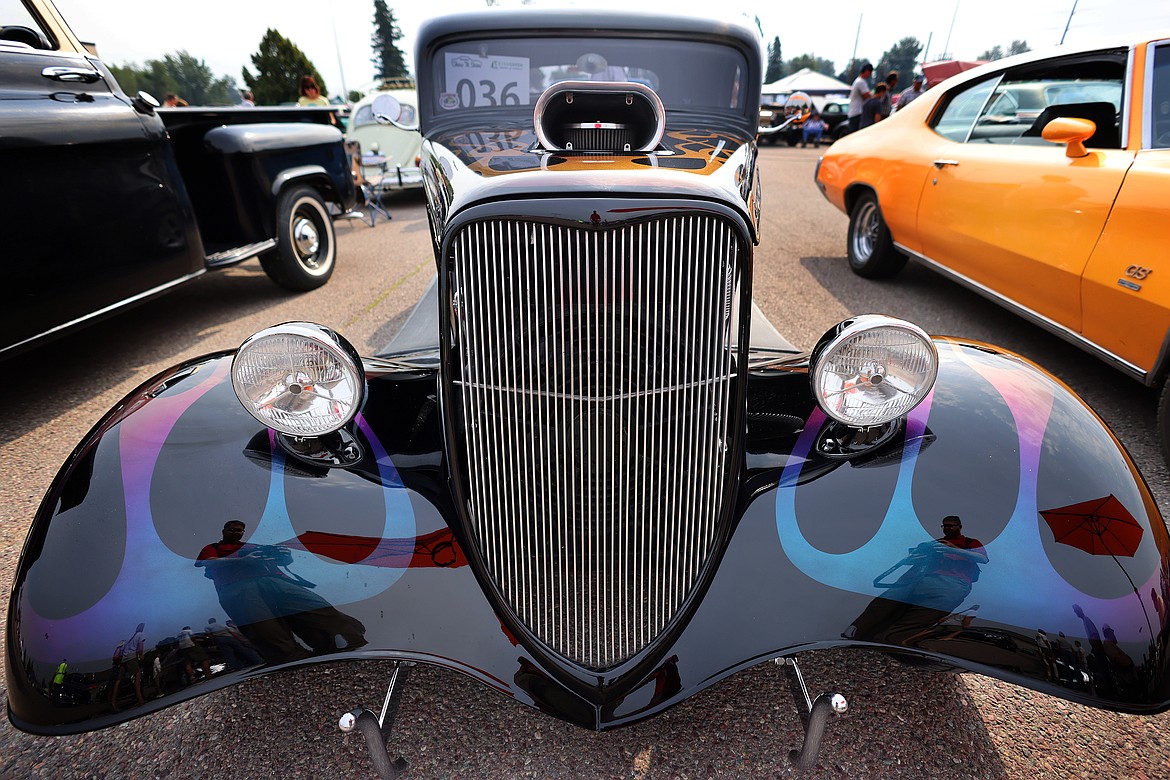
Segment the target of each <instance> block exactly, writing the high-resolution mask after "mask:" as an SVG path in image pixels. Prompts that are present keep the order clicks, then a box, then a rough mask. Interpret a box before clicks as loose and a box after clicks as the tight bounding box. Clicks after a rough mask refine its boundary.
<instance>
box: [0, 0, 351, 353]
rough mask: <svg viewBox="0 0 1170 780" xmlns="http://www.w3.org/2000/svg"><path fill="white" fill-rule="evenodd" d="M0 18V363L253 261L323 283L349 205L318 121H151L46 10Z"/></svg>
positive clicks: (344, 163)
mask: <svg viewBox="0 0 1170 780" xmlns="http://www.w3.org/2000/svg"><path fill="white" fill-rule="evenodd" d="M2 8H3V10H2V11H0V13H3V14H4V15H5V16H4V18H0V167H2V168H3V171H4V183H3V186H0V204H3V206H4V211H5V213H7V214H9V215H10V216H11V217H12V218H11V219H9V221H8V225H7V227H6V229H5V231H4V260H3V262H4V284H3V285H0V324H2V325H3V327H2V328H0V357H5V356H9V355H12V354H15V353H16V352H17V351H20V350H22V349H25V348H27V347H30V346H32V345H33V344H35V343H37V342H39V341H42V340H44V339H46V338H50V337H52V336H55V335H58V334H61V333H64V332H65V331H67V330H69V329H72V328H75V327H79V326H82V325H85V324H86V323H89V322H92V321H94V320H96V319H98V318H100V317H104V316H107V315H109V314H111V313H113V312H116V311H118V310H119V309H121V308H123V307H126V306H129V305H132V304H135V303H139V302H141V301H143V300H146V299H147V298H150V297H152V296H154V295H158V294H160V293H163V292H165V291H167V290H169V289H171V288H172V287H174V286H175V285H177V284H180V283H182V282H185V281H188V280H190V279H194V278H197V277H198V276H200V275H202V274H203V273H204V272H205V271H207V270H209V269H213V268H221V267H224V266H228V265H232V264H235V263H239V262H242V261H244V260H247V259H248V258H252V257H259V259H260V263H261V265H262V266H263V267H264V270H265V271H266V272H267V273H268V275H269V276H270V277H271V278H272V279H273V280H274V281H275V282H277V283H278V284H280V285H282V286H284V287H286V288H288V289H290V290H295V291H301V290H309V289H313V288H314V287H318V286H320V285H322V284H324V283H325V282H326V281H327V280H328V279H329V277H330V275H331V274H332V273H333V268H334V263H335V260H336V244H335V242H334V233H333V217H334V216H335V215H339V214H344V213H345V212H347V211H349V210H350V208H351V207H352V206H353V204H354V199H355V194H354V183H353V177H352V174H351V172H350V167H349V163H348V159H347V158H346V156H345V150H344V147H343V144H342V136H341V133H340V132H339V131H338V130H336V129H335V128H333V127H331V126H330V125H329V123H330V121H331V113H330V111H329V110H327V109H299V110H298V109H291V110H289V109H276V108H273V109H262V108H226V109H199V108H182V109H177V108H173V109H159V104H158V102H157V101H156V100H154V98H152V97H151V96H149V95H146V94H144V93H139V94H138V95H137V96H135V97H130V96H129V95H126V94H125V93H124V92H123V91H122V90H121V88H120V87H119V86H118V84H117V82H116V81H115V79H114V77H113V75H112V74H111V73H110V71H109V70H108V69H107V68H106V67H105V65H103V64H102V62H101V61H100V60H99V59H98V58H97V57H96V56H94V55H92V54H90V53H89V51H88V50H87V49H86V48H85V47H84V46H83V45H82V44H81V43H80V42H79V41H78V40H77V38H76V36H75V35H74V34H73V33H72V31H71V30H70V29H69V27H68V25H67V24H66V23H65V21H64V20H63V19H62V18H61V17H60V15H59V14H58V13H57V11H56V9H55V8H54V7H53V6H52V5H51V3H49V2H48V0H20V2H15V3H13V2H9V3H5V4H4V5H3V6H2Z"/></svg>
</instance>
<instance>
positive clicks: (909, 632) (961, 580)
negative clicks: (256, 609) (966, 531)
mask: <svg viewBox="0 0 1170 780" xmlns="http://www.w3.org/2000/svg"><path fill="white" fill-rule="evenodd" d="M942 528H943V535H942V538H941V539H935V540H934V541H932V542H923V543H922V544H920V545H918V546H917V547H914V548H911V549H910V551H909V553H910V554H909V555H908V556H907V557H906V558H904V559H903V560H901V561H899V562H898V563H897V564H896V565H895V566H893V567H891V568H890V569H889V570H888V571H886V572H884V573H883V574H882V575H880V576H879V577H878V578H877V580H875V581H874V584H875V585H879V581H880V580H881V579H882V577H884V576H886V575H887V574H889V573H890V572H892V571H894V570H895V569H898V568H900V567H902V566H909V567H910V569H909V570H908V571H907V572H906V573H905V574H903V575H902V576H901V577H899V578H898V580H897V582H895V583H893V584H892V585H884V586H883V585H879V587H887V588H889V590H887V591H886V593H887V595H886V596H885V597H882V598H877V599H874V600H873V601H872V602H871V603H870V605H869V606H868V607H866V609H865V611H864V612H863V613H862V614H861V615H859V616H858V618H857V620H855V621H853V625H852V626H851V627H850V630H849V631H847V632H846V637H847V638H849V639H867V640H870V641H874V642H889V643H891V644H905V642H906V641H907V640H908V639H917V638H921V637H923V636H925V634H924V633H923V631H922V629H924V628H927V627H932V626H935V625H937V624H938V623H939V622H941V621H942V620H944V619H945V618H946V617H947V616H949V615H950V614H951V613H952V612H954V610H955V609H956V608H957V607H958V606H959V605H960V604H962V603H963V600H964V599H966V598H967V596H968V595H969V594H970V593H971V585H972V583H974V582H975V581H977V580H978V579H979V567H980V566H981V565H982V564H985V563H987V560H988V559H987V551H986V550H985V549H984V548H983V543H982V542H981V541H979V540H978V539H975V538H974V537H969V536H963V523H962V521H961V520H960V519H959V518H958V517H957V516H956V515H947V516H946V517H944V518H943V522H942Z"/></svg>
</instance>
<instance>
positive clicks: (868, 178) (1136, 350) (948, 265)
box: [816, 38, 1170, 460]
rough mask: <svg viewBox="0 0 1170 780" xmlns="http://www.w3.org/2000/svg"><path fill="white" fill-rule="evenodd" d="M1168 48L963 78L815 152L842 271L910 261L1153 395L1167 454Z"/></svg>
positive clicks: (880, 270)
mask: <svg viewBox="0 0 1170 780" xmlns="http://www.w3.org/2000/svg"><path fill="white" fill-rule="evenodd" d="M1168 169H1170V40H1168V39H1165V38H1159V39H1155V40H1142V41H1138V42H1133V41H1127V42H1122V43H1119V44H1117V45H1105V46H1102V45H1097V46H1082V47H1079V48H1077V47H1069V46H1063V47H1061V48H1060V49H1059V50H1056V51H1052V52H1047V53H1041V52H1030V53H1028V54H1024V55H1020V56H1017V57H1013V58H1010V59H1006V60H999V61H996V62H993V63H989V64H986V65H983V66H981V67H979V68H976V69H973V70H969V71H966V72H963V73H962V74H961V75H959V76H956V77H954V78H952V79H950V80H948V81H946V82H945V83H943V84H940V85H938V86H935V87H933V88H931V89H930V90H929V91H927V92H926V93H925V94H924V95H923V96H922V97H920V98H918V99H917V100H916V101H914V102H913V103H912V104H911V105H910V106H908V107H907V108H906V109H905V110H903V111H899V112H897V113H896V114H895V115H894V116H893V117H892V118H891V119H890V120H889V121H885V122H881V123H879V124H878V125H876V126H874V127H872V128H868V129H867V130H866V131H865V132H862V133H855V134H853V135H851V136H849V137H848V138H847V139H845V141H844V142H843V143H838V144H834V145H833V147H832V148H831V149H830V150H829V151H828V152H826V153H825V155H824V157H823V159H822V161H821V163H820V165H819V167H818V171H817V176H816V179H817V184H818V186H819V187H820V188H821V191H822V192H823V193H824V195H825V197H827V198H828V199H829V201H830V202H831V203H832V204H833V205H835V206H836V207H837V208H839V209H841V210H842V211H843V212H845V213H846V214H848V215H849V216H850V221H849V230H848V236H847V239H846V246H847V251H848V256H849V263H850V266H851V267H852V268H853V270H854V271H855V272H857V273H858V274H860V275H862V276H866V277H870V278H883V277H889V276H893V275H894V274H896V273H897V272H898V271H899V270H900V269H901V268H902V266H903V264H904V263H905V261H906V258H907V257H912V258H914V259H916V260H918V261H919V262H921V263H924V264H925V265H927V266H928V267H930V268H933V269H934V270H936V271H938V272H940V273H942V274H943V275H944V276H947V277H949V278H951V279H953V280H955V281H957V282H959V283H961V284H964V285H966V286H968V287H970V288H971V289H973V290H975V291H977V292H979V293H980V294H982V295H984V296H986V297H988V298H990V299H991V300H993V301H996V302H997V303H1000V304H1002V305H1003V306H1006V307H1007V308H1009V309H1011V310H1012V311H1014V312H1016V313H1018V314H1020V315H1022V316H1023V317H1025V318H1027V319H1028V320H1030V321H1031V322H1033V323H1035V324H1037V325H1040V326H1041V327H1044V328H1046V329H1048V330H1050V331H1052V332H1054V333H1056V334H1058V335H1059V336H1061V337H1063V338H1065V339H1066V340H1068V341H1070V342H1072V343H1073V344H1076V345H1077V346H1079V347H1082V348H1084V349H1086V350H1088V351H1089V352H1091V353H1092V354H1094V355H1096V356H1098V357H1099V358H1101V359H1102V360H1104V361H1105V362H1106V363H1108V364H1109V365H1111V366H1113V367H1115V368H1117V369H1119V370H1121V371H1122V372H1124V373H1125V374H1127V375H1129V376H1131V377H1133V378H1134V379H1136V380H1138V381H1141V382H1143V383H1145V384H1146V385H1149V386H1151V387H1156V388H1161V391H1160V393H1161V394H1160V400H1159V402H1158V435H1159V436H1160V438H1161V443H1162V447H1163V451H1164V452H1165V454H1166V456H1167V458H1168V460H1170V390H1168V389H1167V381H1166V379H1167V373H1168V371H1170V256H1168V255H1167V252H1166V239H1165V237H1166V227H1165V226H1166V224H1168V223H1170V177H1168V176H1167V170H1168Z"/></svg>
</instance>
